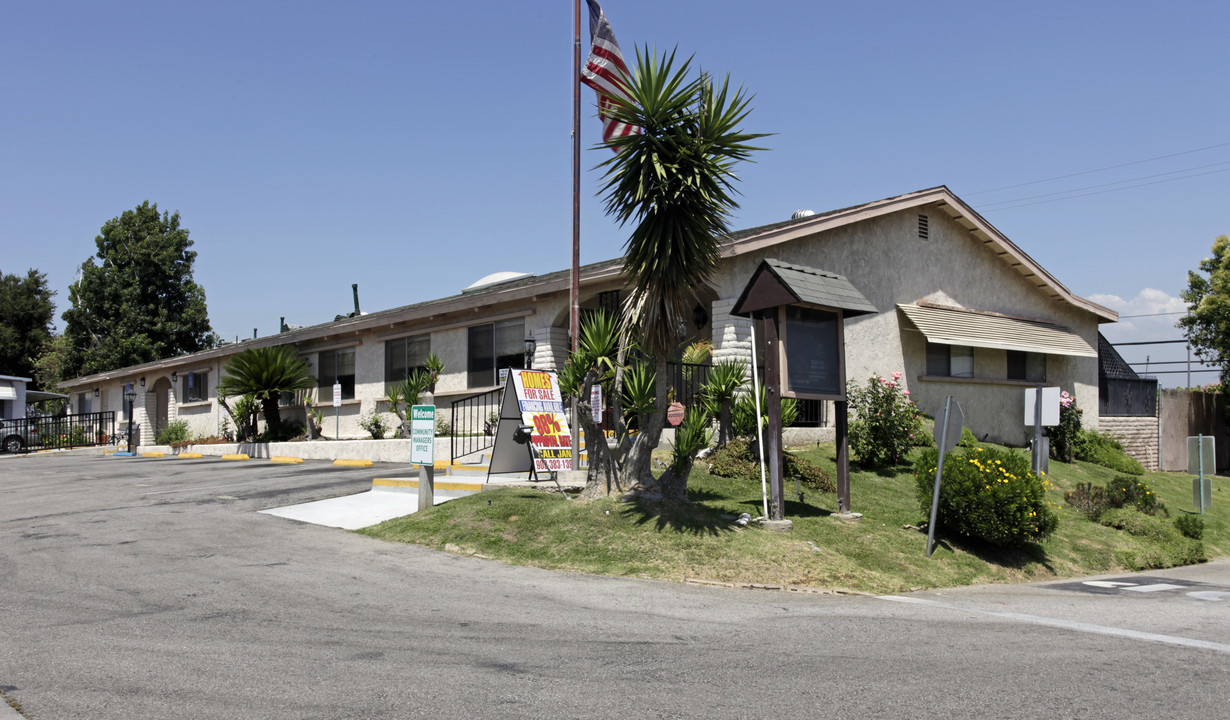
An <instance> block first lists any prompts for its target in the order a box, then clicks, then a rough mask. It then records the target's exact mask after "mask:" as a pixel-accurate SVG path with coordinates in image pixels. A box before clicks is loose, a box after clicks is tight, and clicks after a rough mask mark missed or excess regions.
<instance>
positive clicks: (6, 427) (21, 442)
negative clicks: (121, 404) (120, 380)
mask: <svg viewBox="0 0 1230 720" xmlns="http://www.w3.org/2000/svg"><path fill="white" fill-rule="evenodd" d="M114 435H115V411H114V410H108V411H106V412H95V413H81V414H78V415H59V416H55V417H32V418H15V419H12V420H0V447H3V449H4V451H5V452H28V451H30V450H48V449H53V448H75V447H91V446H95V445H106V444H107V443H109V442H111V441H112V439H113V436H114Z"/></svg>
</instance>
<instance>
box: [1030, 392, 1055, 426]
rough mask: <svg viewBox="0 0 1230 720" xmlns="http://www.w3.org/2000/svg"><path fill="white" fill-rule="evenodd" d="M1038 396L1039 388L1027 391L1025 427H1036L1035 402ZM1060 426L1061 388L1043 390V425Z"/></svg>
mask: <svg viewBox="0 0 1230 720" xmlns="http://www.w3.org/2000/svg"><path fill="white" fill-rule="evenodd" d="M1037 396H1038V388H1030V389H1028V390H1026V391H1025V425H1026V427H1033V426H1034V401H1035V400H1036V399H1037ZM1058 424H1059V388H1057V387H1044V388H1042V425H1043V426H1044V427H1046V426H1051V425H1058Z"/></svg>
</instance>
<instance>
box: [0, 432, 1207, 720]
mask: <svg viewBox="0 0 1230 720" xmlns="http://www.w3.org/2000/svg"><path fill="white" fill-rule="evenodd" d="M393 472H396V473H399V474H401V475H408V474H409V468H408V467H407V466H400V467H398V466H394V467H390V466H387V465H384V466H380V465H378V466H377V467H375V468H370V469H362V468H337V467H333V466H331V465H328V464H325V463H311V462H309V463H305V464H303V465H277V464H273V463H269V462H266V461H260V460H252V461H247V462H226V461H221V460H216V459H203V460H178V459H172V458H166V459H144V458H103V457H97V456H92V457H91V456H83V455H72V454H61V455H56V454H44V455H38V456H31V457H10V456H6V457H0V691H3V692H4V694H5V695H7V696H8V697H10V698H13V699H14V700H16V701H17V702H19V703H20V705H21V707H22V711H23V713H24V714H25V715H26V716H27V717H29V718H33V719H35V720H56V719H61V718H64V719H68V718H74V719H75V718H99V719H104V718H384V717H389V718H404V717H433V718H475V717H491V718H548V717H577V718H581V717H585V718H621V719H622V718H627V717H630V716H637V717H651V718H691V717H707V718H752V717H756V718H762V717H833V718H868V717H884V718H900V717H910V718H930V717H935V718H940V717H944V718H952V717H988V718H990V717H994V718H1037V717H1072V718H1076V717H1079V718H1103V717H1104V718H1112V717H1114V718H1122V717H1152V716H1166V717H1192V718H1197V717H1200V718H1210V717H1221V716H1223V714H1224V713H1225V708H1226V704H1227V701H1228V700H1230V563H1228V562H1226V561H1218V562H1215V563H1210V564H1207V565H1203V566H1197V567H1192V568H1179V569H1171V570H1164V571H1157V572H1154V573H1149V574H1145V575H1130V574H1126V573H1120V574H1116V575H1114V576H1107V578H1103V579H1088V578H1080V579H1073V580H1065V581H1057V582H1052V583H1046V584H1034V585H1026V586H996V587H973V588H958V589H951V590H937V591H927V592H920V593H913V594H910V595H908V596H898V597H895V598H875V597H862V596H833V595H812V594H794V593H784V592H773V591H752V590H732V589H726V588H713V587H702V586H695V585H683V584H673V583H664V582H656V581H645V580H639V579H623V578H606V577H594V576H587V575H578V574H568V573H557V572H550V571H545V570H540V569H535V568H522V567H511V566H507V565H503V564H499V563H494V562H490V561H485V560H482V559H477V558H468V557H459V556H454V555H448V554H443V553H438V552H434V551H430V550H426V549H423V548H419V547H415V546H405V545H398V544H391V543H385V542H382V541H377V540H373V539H369V538H366V537H362V536H359V535H355V534H353V533H350V532H346V531H344V530H339V529H335V528H327V527H321V526H316V525H308V524H302V523H299V522H295V521H292V520H288V519H285V518H280V517H273V516H269V515H263V514H259V513H257V512H256V511H258V510H262V509H268V508H272V507H279V506H282V505H289V504H293V503H299V502H308V501H311V500H317V499H322V498H327V497H334V496H339V495H345V494H349V493H355V492H362V491H364V490H367V489H368V488H369V487H370V485H371V479H372V478H373V477H376V476H389V474H390V473H393ZM1090 583H1092V584H1090ZM1163 586H1164V587H1163ZM1133 588H1135V589H1133Z"/></svg>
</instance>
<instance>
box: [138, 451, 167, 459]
mask: <svg viewBox="0 0 1230 720" xmlns="http://www.w3.org/2000/svg"><path fill="white" fill-rule="evenodd" d="M166 456H167V454H166V453H161V452H143V453H141V457H149V458H159V457H166Z"/></svg>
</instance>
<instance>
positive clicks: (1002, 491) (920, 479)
mask: <svg viewBox="0 0 1230 720" xmlns="http://www.w3.org/2000/svg"><path fill="white" fill-rule="evenodd" d="M937 460H938V451H937V450H935V449H928V450H926V451H924V452H923V453H922V455H921V457H920V458H919V459H918V461H917V462H916V463H915V464H914V479H915V483H916V485H917V489H918V503H919V507H920V508H922V510H923V513H924V514H928V515H929V514H930V512H931V499H932V494H933V492H934V488H935V465H936V462H937ZM1049 486H1050V481H1048V480H1046V479H1045V478H1039V477H1038V476H1036V475H1034V474H1033V473H1032V472H1030V470H1029V459H1028V458H1026V457H1025V456H1024V455H1021V454H1019V453H1015V452H1011V451H1007V450H995V449H990V450H987V449H983V448H975V449H973V450H970V449H965V448H962V449H960V450H957V451H955V452H953V453H949V454H947V455H945V458H944V476H943V478H942V480H941V482H940V502H939V508H938V512H937V517H936V523H937V525H938V529H939V530H940V531H942V532H943V533H950V534H953V535H958V536H963V537H968V538H974V539H979V540H983V541H985V542H988V543H990V544H992V545H999V546H1009V547H1016V546H1021V545H1024V544H1026V543H1029V542H1034V541H1037V540H1041V539H1042V538H1044V537H1046V536H1047V535H1050V534H1051V533H1052V532H1054V531H1055V528H1056V527H1057V526H1058V525H1059V518H1058V516H1057V515H1056V514H1055V513H1054V511H1053V510H1052V509H1051V503H1048V502H1047V500H1046V489H1047V488H1048V487H1049Z"/></svg>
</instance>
